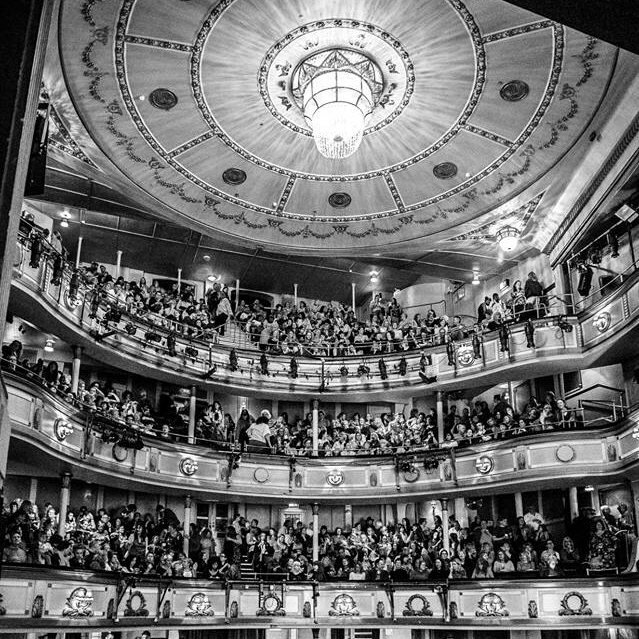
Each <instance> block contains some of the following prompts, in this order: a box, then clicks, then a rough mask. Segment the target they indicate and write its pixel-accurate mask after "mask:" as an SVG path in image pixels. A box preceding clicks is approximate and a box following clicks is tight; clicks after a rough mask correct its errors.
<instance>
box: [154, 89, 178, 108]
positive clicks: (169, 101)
mask: <svg viewBox="0 0 639 639" xmlns="http://www.w3.org/2000/svg"><path fill="white" fill-rule="evenodd" d="M149 102H150V103H151V106H154V107H155V108H156V109H162V110H163V111H169V110H170V109H172V108H173V107H174V106H175V105H176V104H177V102H178V99H177V95H175V93H173V91H171V90H169V89H153V91H151V93H150V94H149Z"/></svg>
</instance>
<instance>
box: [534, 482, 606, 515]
mask: <svg viewBox="0 0 639 639" xmlns="http://www.w3.org/2000/svg"><path fill="white" fill-rule="evenodd" d="M593 489H594V490H591V491H590V492H589V495H590V507H591V508H592V509H593V510H594V511H595V514H597V513H598V512H599V489H598V488H597V486H593ZM539 513H540V514H541V515H543V513H542V512H541V510H540V511H539Z"/></svg>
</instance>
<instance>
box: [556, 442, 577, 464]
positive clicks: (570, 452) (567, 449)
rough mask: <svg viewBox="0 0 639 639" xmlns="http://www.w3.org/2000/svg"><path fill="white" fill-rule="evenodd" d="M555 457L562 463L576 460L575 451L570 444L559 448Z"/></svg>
mask: <svg viewBox="0 0 639 639" xmlns="http://www.w3.org/2000/svg"><path fill="white" fill-rule="evenodd" d="M555 456H556V457H557V459H558V460H559V461H560V462H564V463H567V462H571V461H572V460H573V459H574V458H575V449H574V448H573V447H572V446H569V445H568V444H562V445H561V446H558V447H557V450H556V451H555Z"/></svg>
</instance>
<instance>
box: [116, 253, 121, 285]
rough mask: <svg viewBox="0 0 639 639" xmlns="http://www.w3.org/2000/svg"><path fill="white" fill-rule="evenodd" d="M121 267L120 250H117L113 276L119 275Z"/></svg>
mask: <svg viewBox="0 0 639 639" xmlns="http://www.w3.org/2000/svg"><path fill="white" fill-rule="evenodd" d="M121 269H122V251H121V250H118V251H117V253H116V254H115V277H116V279H117V278H118V277H120V270H121Z"/></svg>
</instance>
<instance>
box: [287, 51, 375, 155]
mask: <svg viewBox="0 0 639 639" xmlns="http://www.w3.org/2000/svg"><path fill="white" fill-rule="evenodd" d="M382 92H383V76H382V73H381V71H380V69H379V67H378V66H377V65H376V64H375V63H374V62H373V61H372V60H371V59H369V58H368V57H366V56H365V55H364V54H362V53H359V52H356V51H350V50H348V49H328V50H325V51H322V52H319V53H316V54H314V55H312V56H310V57H309V58H306V59H305V60H303V61H302V62H301V63H300V64H299V65H298V67H297V68H296V69H295V72H294V73H293V96H294V97H295V99H296V101H297V103H298V105H299V106H300V107H301V109H302V111H303V113H304V118H305V119H306V121H307V123H308V125H309V126H310V128H311V129H312V131H313V138H314V140H315V144H316V146H317V150H318V151H319V152H320V153H321V154H322V155H323V156H324V157H326V158H330V159H333V160H338V159H342V158H346V157H348V156H349V155H352V154H353V153H355V151H357V149H358V147H359V145H360V143H361V141H362V136H363V135H364V129H365V127H366V121H367V119H368V116H369V115H370V114H371V112H372V111H373V109H374V107H375V105H376V104H377V102H378V101H379V98H380V97H381V95H382Z"/></svg>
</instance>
